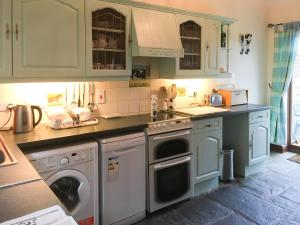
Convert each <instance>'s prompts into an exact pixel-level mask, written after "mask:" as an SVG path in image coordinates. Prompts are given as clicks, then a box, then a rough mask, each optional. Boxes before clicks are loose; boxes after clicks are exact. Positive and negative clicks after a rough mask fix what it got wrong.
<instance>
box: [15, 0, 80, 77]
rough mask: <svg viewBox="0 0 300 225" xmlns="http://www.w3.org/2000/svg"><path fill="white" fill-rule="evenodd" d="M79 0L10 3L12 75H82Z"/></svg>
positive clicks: (39, 0) (22, 0) (19, 1)
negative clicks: (11, 17) (11, 10)
mask: <svg viewBox="0 0 300 225" xmlns="http://www.w3.org/2000/svg"><path fill="white" fill-rule="evenodd" d="M84 20H85V18H84V1H82V0H35V1H28V0H13V25H12V27H13V31H14V35H13V76H14V77H50V78H52V77H78V76H84V74H85V60H84V57H85V21H84Z"/></svg>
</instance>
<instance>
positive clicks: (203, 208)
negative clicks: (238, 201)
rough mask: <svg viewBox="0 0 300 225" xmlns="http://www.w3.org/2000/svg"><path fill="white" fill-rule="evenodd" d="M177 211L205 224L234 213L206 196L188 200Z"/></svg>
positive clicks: (189, 218) (198, 222)
mask: <svg viewBox="0 0 300 225" xmlns="http://www.w3.org/2000/svg"><path fill="white" fill-rule="evenodd" d="M176 211H178V213H179V214H181V215H182V216H184V217H185V218H187V219H188V220H189V221H191V222H192V223H194V224H203V225H205V224H212V223H214V222H216V221H218V220H220V219H223V218H225V217H228V216H229V215H231V214H232V213H233V211H232V210H230V209H228V208H226V207H224V206H222V205H221V204H219V203H217V202H215V201H212V200H210V199H208V198H205V197H202V198H195V199H193V200H192V201H190V202H186V203H185V204H182V205H181V206H180V207H178V208H176Z"/></svg>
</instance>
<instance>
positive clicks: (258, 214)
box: [137, 152, 300, 225]
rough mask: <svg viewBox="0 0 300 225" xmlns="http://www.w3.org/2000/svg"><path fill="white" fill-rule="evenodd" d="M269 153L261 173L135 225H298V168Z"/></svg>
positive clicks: (299, 223)
mask: <svg viewBox="0 0 300 225" xmlns="http://www.w3.org/2000/svg"><path fill="white" fill-rule="evenodd" d="M293 155H295V154H294V153H290V152H287V153H284V154H279V153H271V157H270V159H269V160H268V161H267V162H266V167H265V169H264V171H262V172H261V173H258V174H255V175H252V176H249V177H247V178H246V179H241V180H239V181H238V182H237V183H234V184H222V185H221V186H220V187H219V188H218V189H217V190H215V191H212V192H210V193H207V194H204V195H202V196H199V197H196V198H193V199H192V200H190V201H185V202H182V203H179V204H176V205H174V206H171V207H168V208H166V209H163V210H161V211H158V212H156V213H154V214H152V215H150V216H148V217H147V218H146V219H145V220H143V221H141V222H139V223H137V225H196V224H197V225H254V224H260V225H269V224H270V225H300V164H298V163H295V162H291V161H289V160H287V158H289V157H291V156H293Z"/></svg>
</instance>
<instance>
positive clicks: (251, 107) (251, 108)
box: [190, 104, 271, 120]
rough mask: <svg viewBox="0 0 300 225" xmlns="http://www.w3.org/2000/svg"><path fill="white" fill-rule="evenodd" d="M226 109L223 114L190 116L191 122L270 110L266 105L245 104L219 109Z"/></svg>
mask: <svg viewBox="0 0 300 225" xmlns="http://www.w3.org/2000/svg"><path fill="white" fill-rule="evenodd" d="M220 108H224V109H227V111H223V112H216V113H210V114H202V115H196V116H195V115H190V116H191V118H192V120H199V119H208V118H213V117H220V116H221V117H225V116H234V115H237V114H241V113H250V112H255V111H261V110H268V109H271V106H267V105H258V104H247V105H237V106H231V107H229V108H226V107H220Z"/></svg>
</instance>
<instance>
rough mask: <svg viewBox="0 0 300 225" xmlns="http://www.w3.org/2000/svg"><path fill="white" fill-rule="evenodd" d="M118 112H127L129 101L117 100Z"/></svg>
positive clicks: (123, 113) (124, 113)
mask: <svg viewBox="0 0 300 225" xmlns="http://www.w3.org/2000/svg"><path fill="white" fill-rule="evenodd" d="M117 104H118V113H120V114H122V115H128V114H129V101H118V103H117Z"/></svg>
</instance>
